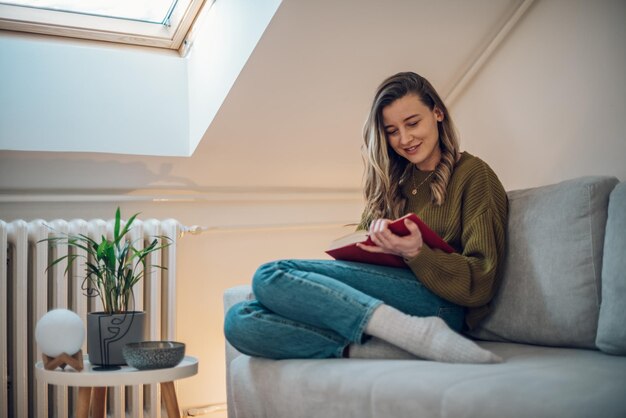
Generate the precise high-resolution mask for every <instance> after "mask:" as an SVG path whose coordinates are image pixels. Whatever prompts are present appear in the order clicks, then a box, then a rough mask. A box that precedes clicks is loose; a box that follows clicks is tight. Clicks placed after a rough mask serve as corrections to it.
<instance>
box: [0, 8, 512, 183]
mask: <svg viewBox="0 0 626 418" xmlns="http://www.w3.org/2000/svg"><path fill="white" fill-rule="evenodd" d="M223 1H233V0H217V2H216V4H215V6H214V7H216V6H218V5H219V4H220V2H223ZM248 1H250V3H251V4H252V3H254V1H256V0H248ZM241 2H242V4H243V3H245V1H243V0H241ZM522 3H523V2H522V0H499V1H494V0H472V1H470V2H465V1H456V0H445V1H430V0H395V1H379V0H342V1H334V0H317V1H302V0H283V2H282V4H281V6H280V8H279V9H278V11H277V12H276V14H275V15H274V17H273V19H272V21H271V23H270V24H269V26H268V28H267V29H266V31H265V33H264V35H263V37H262V39H261V40H260V42H259V43H258V45H257V46H256V49H255V50H254V52H253V53H252V55H251V56H250V58H249V59H248V61H247V63H246V65H245V67H244V68H243V70H242V71H241V73H240V74H239V76H238V78H237V81H236V83H235V84H234V85H233V87H232V89H231V90H230V92H229V93H228V96H227V97H226V100H225V101H224V102H223V104H222V106H221V108H219V112H218V113H217V115H216V116H215V118H214V119H212V121H209V122H210V125H209V123H207V121H206V120H204V121H198V120H196V121H195V123H196V126H203V124H202V123H200V122H204V126H205V127H207V126H208V129H206V128H203V132H199V133H200V134H201V135H200V136H201V137H202V140H201V142H200V143H199V145H198V147H197V148H196V150H195V152H194V154H193V156H192V157H191V158H187V159H176V158H157V157H154V158H147V157H143V158H139V157H133V156H120V155H117V156H111V155H107V156H98V155H95V154H77V155H72V154H65V153H64V154H61V155H59V156H58V158H54V157H51V156H49V155H47V154H40V155H39V154H29V155H28V156H27V157H26V156H24V155H23V154H20V153H15V154H13V158H12V159H11V161H15V164H18V165H19V164H20V161H22V162H23V163H26V164H33V165H35V164H40V167H46V168H47V169H55V168H60V169H61V170H66V169H65V168H61V167H70V168H68V169H71V170H80V168H79V167H80V166H83V165H84V166H87V167H93V166H94V165H95V166H102V167H106V168H112V167H115V166H116V165H117V166H118V167H117V168H118V169H119V170H116V169H112V170H110V171H111V173H110V174H109V176H108V177H107V178H106V179H105V178H102V177H100V176H98V175H96V174H93V175H90V174H88V173H87V174H85V173H83V174H81V176H78V177H76V178H75V180H72V182H73V184H72V185H70V187H76V188H86V189H89V188H98V187H106V188H111V187H116V186H119V185H121V184H123V185H124V187H130V188H144V187H148V186H149V187H190V188H197V187H209V186H214V185H216V184H218V185H220V186H226V187H228V186H242V185H245V186H249V187H255V186H261V185H273V184H279V185H283V186H296V187H307V186H311V185H320V184H322V185H333V186H336V187H354V186H355V185H357V184H359V182H360V173H361V159H360V155H359V149H360V145H361V126H362V123H363V121H364V118H365V115H366V113H367V109H368V106H369V103H370V100H371V96H372V93H373V91H374V89H375V88H376V85H377V84H378V83H379V82H380V81H381V80H382V79H383V78H384V77H386V76H388V75H390V74H393V73H395V72H397V71H405V70H413V71H417V72H419V73H421V74H423V75H425V76H426V77H427V78H429V79H430V80H431V81H432V82H433V84H434V85H435V86H436V87H437V88H438V89H439V90H440V92H442V93H443V94H444V95H446V94H447V93H448V92H449V91H450V90H451V89H452V88H453V86H454V85H455V84H456V83H457V81H458V80H459V79H461V78H462V76H463V74H464V73H465V72H466V71H467V69H468V68H469V67H470V66H471V65H472V63H474V62H475V60H476V59H477V57H479V56H480V54H481V53H482V52H483V51H484V50H485V48H487V46H488V45H489V43H490V42H491V41H492V40H493V39H494V37H496V35H497V34H498V33H499V31H500V30H501V29H502V27H503V25H505V23H506V22H507V21H509V19H510V17H511V16H512V14H514V13H515V11H516V10H517V9H518V7H519V6H520V5H521V4H522ZM224 24H229V25H236V24H237V22H224ZM0 40H2V38H1V37H0ZM215 42H216V43H217V44H219V40H215ZM192 52H193V53H195V52H196V51H192ZM125 55H128V56H127V57H124V58H123V59H129V60H133V59H135V58H133V55H132V51H129V52H126V53H125ZM207 68H208V67H207ZM166 70H167V69H166V68H164V69H161V68H155V69H154V71H166ZM94 76H99V77H101V76H102V74H100V75H94ZM220 76H222V74H220V73H218V72H211V71H208V70H206V69H205V71H204V72H202V71H201V69H200V70H198V72H197V74H196V75H195V77H196V79H197V80H202V79H206V80H219V77H220ZM1 82H2V83H6V82H7V80H6V79H5V78H4V77H3V78H2V81H1ZM51 88H52V87H51ZM76 88H79V86H77V87H76ZM128 88H129V89H130V90H131V91H132V89H133V86H128ZM160 89H161V87H160V86H158V85H155V86H154V94H150V95H146V96H145V97H141V96H140V97H137V96H136V95H135V96H134V97H133V100H136V106H137V107H138V108H140V107H141V106H147V107H150V106H154V103H155V102H156V103H158V102H159V100H165V99H171V98H172V97H173V98H174V100H180V101H181V107H183V108H184V107H185V105H186V102H184V101H183V100H182V99H180V98H179V99H176V97H177V94H178V93H177V92H175V91H172V92H169V91H165V92H163V91H162V90H160ZM189 92H190V95H195V97H194V99H193V100H196V101H197V103H201V104H204V105H206V103H207V102H208V101H209V100H210V97H198V93H197V90H196V89H195V86H194V85H193V84H190V85H189ZM41 93H42V92H39V91H34V90H33V91H27V92H25V94H27V95H28V100H29V101H31V102H33V103H36V102H37V101H38V100H40V99H41ZM43 93H44V94H49V92H48V91H46V92H43ZM74 93H75V92H72V91H65V92H55V94H66V95H71V94H74ZM1 94H2V93H0V95H1ZM0 97H2V96H0ZM110 100H112V98H110ZM141 101H143V102H144V103H143V105H142V103H141ZM123 102H124V100H123V99H120V103H119V105H120V106H124V103H123ZM183 102H184V103H183ZM2 106H3V107H5V106H10V103H7V101H6V97H5V98H3V102H2ZM51 110H53V109H51ZM89 110H90V109H85V111H89ZM215 110H217V109H215ZM20 112H24V114H27V112H28V109H27V108H23V109H20ZM18 113H19V112H18ZM100 116H101V117H104V118H106V117H107V116H108V115H100ZM179 118H180V115H179V114H177V113H176V112H174V111H173V112H172V113H171V114H170V115H169V117H168V118H167V119H166V120H165V122H167V124H177V123H180V122H181V120H180V119H179ZM35 119H36V118H35ZM133 119H134V116H133V114H132V113H130V112H126V113H125V117H124V118H123V120H120V121H116V120H110V121H108V122H109V123H110V126H109V127H106V126H105V127H103V128H102V129H105V130H107V129H108V130H111V132H115V133H117V131H114V130H113V127H115V129H118V128H119V127H118V125H119V124H123V125H127V126H129V127H132V126H134V125H133ZM153 119H154V120H153V121H152V122H153V123H155V124H163V123H164V120H163V119H161V118H158V119H157V118H153ZM20 122H21V123H33V122H34V123H40V122H39V121H38V120H35V121H33V120H32V119H31V120H29V119H28V118H27V117H24V118H23V119H22V120H21V121H20ZM141 123H143V124H144V126H145V124H146V123H147V122H146V121H145V120H142V121H141ZM66 127H71V124H70V123H68V124H64V125H63V126H57V127H55V129H57V130H59V131H53V130H50V129H48V128H47V127H46V126H42V127H41V129H40V131H39V133H38V135H40V136H41V138H46V139H47V138H54V141H58V140H61V138H62V137H63V135H64V134H65V133H66V132H70V131H68V130H66ZM0 129H4V128H0ZM164 129H165V128H164ZM4 132H6V131H4ZM202 133H203V135H202ZM5 135H6V134H5V133H3V136H4V138H3V140H4V141H5V143H6V142H7V141H8V142H11V141H14V138H7V137H6V136H5ZM111 136H115V135H111ZM140 136H141V133H138V134H137V137H140ZM143 137H149V135H145V134H144V135H143ZM179 139H180V138H179V137H178V136H177V135H174V134H171V135H170V141H172V142H173V141H177V140H179ZM85 140H87V141H89V140H91V138H85ZM128 140H129V141H132V140H133V139H132V138H128ZM166 148H167V147H165V146H163V147H161V150H163V149H166ZM75 150H82V151H84V150H85V149H84V148H80V147H79V146H78V145H77V146H76V149H75ZM117 151H118V150H110V152H117ZM145 154H151V152H145ZM175 155H184V154H175ZM318 161H324V167H325V169H324V170H318V169H317V166H318V165H317V163H316V162H318ZM268 164H269V165H272V170H267V167H268ZM39 170H43V168H39ZM116 172H119V173H120V174H119V178H116ZM295 172H297V173H299V174H298V176H292V175H291V174H290V173H295ZM309 172H310V173H309ZM313 172H314V173H313ZM291 178H298V179H302V178H310V179H312V182H314V184H301V183H298V184H293V185H292V184H291V180H290V179H291ZM313 179H314V180H313ZM35 183H36V184H33V185H32V187H33V188H48V187H55V186H56V187H59V186H60V185H56V184H55V180H54V179H53V178H50V179H46V178H38V179H37V180H36V181H35ZM22 186H24V187H28V185H24V184H23V185H22ZM61 186H65V185H61Z"/></svg>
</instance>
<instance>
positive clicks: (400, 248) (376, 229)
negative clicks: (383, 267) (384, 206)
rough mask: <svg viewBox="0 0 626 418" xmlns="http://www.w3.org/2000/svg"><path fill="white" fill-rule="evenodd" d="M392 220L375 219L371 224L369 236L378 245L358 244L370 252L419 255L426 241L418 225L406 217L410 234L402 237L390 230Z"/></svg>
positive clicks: (408, 256) (411, 256)
mask: <svg viewBox="0 0 626 418" xmlns="http://www.w3.org/2000/svg"><path fill="white" fill-rule="evenodd" d="M391 222H392V221H390V220H389V219H375V220H374V221H373V222H372V223H371V225H370V229H369V236H370V238H371V239H372V241H373V242H374V244H376V245H375V246H374V245H364V244H361V243H358V244H357V246H358V247H359V248H361V249H363V250H365V251H368V252H370V253H388V254H396V255H399V256H400V257H403V258H404V259H410V258H413V257H415V256H416V255H418V254H419V252H420V250H421V249H422V245H424V241H423V240H422V234H421V233H420V230H419V228H418V227H417V225H416V224H415V223H414V222H413V221H411V220H409V219H405V220H404V224H405V225H406V227H407V229H408V230H409V231H410V234H409V235H405V236H403V237H400V236H398V235H396V234H394V233H393V232H391V231H390V230H389V224H390V223H391Z"/></svg>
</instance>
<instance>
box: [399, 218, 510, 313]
mask: <svg viewBox="0 0 626 418" xmlns="http://www.w3.org/2000/svg"><path fill="white" fill-rule="evenodd" d="M498 218H499V217H498V216H496V215H495V214H494V213H493V210H491V209H490V210H487V211H485V212H483V213H481V214H480V215H478V216H475V217H473V219H472V221H471V222H470V223H469V224H467V225H465V227H464V229H463V233H462V241H463V252H462V253H452V254H447V253H445V252H443V251H441V250H433V249H431V248H429V247H428V246H426V245H424V246H423V247H422V250H421V251H420V253H419V254H418V255H417V256H415V257H414V258H412V259H411V260H408V261H407V265H408V266H409V267H410V268H411V270H412V271H413V272H414V273H415V275H416V276H417V277H419V279H420V281H421V282H422V283H424V285H425V286H426V287H428V288H429V289H430V290H432V291H433V292H434V293H435V294H437V295H439V296H441V297H442V298H444V299H447V300H449V301H451V302H454V303H456V304H458V305H461V306H467V307H479V306H483V305H485V304H487V303H488V302H489V301H490V300H491V298H492V296H493V292H494V290H495V287H496V286H495V284H496V283H495V282H496V279H497V273H498V267H499V264H500V263H501V260H502V257H503V252H504V239H505V238H504V225H503V224H502V222H501V221H500V220H499V219H498Z"/></svg>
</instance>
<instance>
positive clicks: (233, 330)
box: [224, 301, 256, 354]
mask: <svg viewBox="0 0 626 418" xmlns="http://www.w3.org/2000/svg"><path fill="white" fill-rule="evenodd" d="M248 303H249V301H243V302H239V303H237V304H235V305H233V306H231V307H230V309H228V312H226V316H225V317H224V337H225V338H226V340H227V341H228V342H229V343H230V345H232V346H233V347H235V348H236V349H237V350H239V351H240V352H242V353H244V354H247V353H250V352H251V351H252V350H251V349H252V347H253V346H255V345H256V342H253V341H250V338H249V337H251V336H252V335H254V333H253V332H250V331H251V330H252V329H253V328H254V327H255V325H254V322H255V320H254V317H253V316H251V315H250V312H249V310H248V309H247V304H248Z"/></svg>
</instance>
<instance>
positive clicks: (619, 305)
mask: <svg viewBox="0 0 626 418" xmlns="http://www.w3.org/2000/svg"><path fill="white" fill-rule="evenodd" d="M625 303H626V183H620V184H618V185H617V186H616V187H615V189H613V192H612V193H611V197H610V199H609V217H608V219H607V222H606V236H605V239H604V259H603V264H602V303H601V305H600V318H599V320H598V335H597V337H596V345H597V346H598V348H599V349H600V350H602V351H605V352H607V353H610V354H618V355H626V326H625V325H624V324H626V309H624V304H625Z"/></svg>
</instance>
